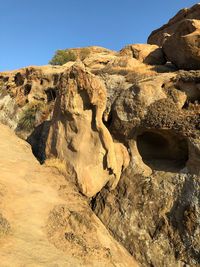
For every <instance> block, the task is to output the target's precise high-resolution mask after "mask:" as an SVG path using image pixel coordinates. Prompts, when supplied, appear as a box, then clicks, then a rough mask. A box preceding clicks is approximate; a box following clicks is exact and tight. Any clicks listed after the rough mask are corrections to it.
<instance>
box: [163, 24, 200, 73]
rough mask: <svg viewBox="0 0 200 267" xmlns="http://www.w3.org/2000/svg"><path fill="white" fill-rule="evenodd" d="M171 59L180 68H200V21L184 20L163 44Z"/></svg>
mask: <svg viewBox="0 0 200 267" xmlns="http://www.w3.org/2000/svg"><path fill="white" fill-rule="evenodd" d="M163 51H164V53H165V54H166V56H167V58H168V60H169V61H171V62H172V63H174V64H175V65H176V66H177V67H178V68H179V69H200V22H199V21H198V20H184V21H183V22H182V23H180V24H179V26H178V27H177V29H176V31H175V33H174V34H173V35H171V36H170V37H168V38H167V40H166V41H165V43H164V44H163Z"/></svg>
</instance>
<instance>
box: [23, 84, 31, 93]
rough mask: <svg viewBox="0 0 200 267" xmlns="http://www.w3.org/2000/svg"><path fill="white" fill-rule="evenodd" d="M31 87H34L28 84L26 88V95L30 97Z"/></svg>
mask: <svg viewBox="0 0 200 267" xmlns="http://www.w3.org/2000/svg"><path fill="white" fill-rule="evenodd" d="M31 87H32V86H31V84H26V85H25V86H24V95H28V94H29V93H30V91H31Z"/></svg>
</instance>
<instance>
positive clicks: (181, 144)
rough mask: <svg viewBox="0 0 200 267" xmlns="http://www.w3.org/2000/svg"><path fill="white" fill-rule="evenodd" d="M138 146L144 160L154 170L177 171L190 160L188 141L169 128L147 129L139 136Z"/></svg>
mask: <svg viewBox="0 0 200 267" xmlns="http://www.w3.org/2000/svg"><path fill="white" fill-rule="evenodd" d="M137 147H138V151H139V153H140V155H141V157H142V160H143V162H144V163H145V164H146V165H148V166H149V167H150V168H152V169H153V170H161V171H171V172H176V171H179V170H181V169H182V168H184V167H185V165H186V162H187V160H188V143H187V140H186V139H185V138H183V137H182V136H180V135H178V134H175V133H172V132H171V131H169V130H162V131H145V132H143V133H142V134H140V135H138V136H137Z"/></svg>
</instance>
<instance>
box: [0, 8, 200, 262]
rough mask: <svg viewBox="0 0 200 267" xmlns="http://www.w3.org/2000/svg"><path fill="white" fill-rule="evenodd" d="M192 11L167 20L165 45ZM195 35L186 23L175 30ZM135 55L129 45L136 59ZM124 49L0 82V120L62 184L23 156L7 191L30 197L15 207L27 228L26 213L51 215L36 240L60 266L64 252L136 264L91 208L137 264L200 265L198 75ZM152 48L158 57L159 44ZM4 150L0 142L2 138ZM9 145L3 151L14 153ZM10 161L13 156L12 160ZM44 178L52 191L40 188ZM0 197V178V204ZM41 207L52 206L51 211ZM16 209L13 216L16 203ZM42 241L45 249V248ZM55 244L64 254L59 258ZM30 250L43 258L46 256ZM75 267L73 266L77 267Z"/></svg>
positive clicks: (143, 51)
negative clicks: (50, 166)
mask: <svg viewBox="0 0 200 267" xmlns="http://www.w3.org/2000/svg"><path fill="white" fill-rule="evenodd" d="M192 9H193V11H192V12H190V11H189V10H188V11H187V12H186V11H182V12H181V13H180V14H179V15H178V16H177V17H176V18H174V19H172V22H173V23H172V24H170V25H171V26H172V28H173V29H172V28H171V29H172V31H171V32H166V33H165V34H167V36H168V37H169V38H168V40H170V39H171V38H175V36H176V33H175V32H177V31H178V30H177V29H179V28H178V27H179V26H181V23H183V24H185V23H188V21H185V20H184V22H182V21H183V17H184V15H186V18H187V19H191V18H192V19H193V17H194V18H195V16H196V15H195V14H197V15H198V12H199V11H198V10H199V5H196V6H195V7H194V8H192ZM192 9H191V10H192ZM195 12H196V13H195ZM190 16H191V17H190ZM197 19H198V18H197ZM179 21H180V23H179ZM176 22H177V24H176ZM189 22H191V21H189ZM193 22H194V23H195V25H197V24H198V22H197V24H196V21H194V20H192V23H193ZM175 25H177V26H175ZM178 25H179V26H178ZM171 26H170V27H171ZM195 27H196V26H195ZM193 28H194V27H193V26H192V27H191V25H189V27H188V26H186V31H185V33H188V29H189V30H190V29H192V31H193ZM196 28H198V27H196ZM183 29H184V28H183V27H182V28H181V31H180V32H181V34H180V36H179V37H180V38H183V37H184V38H189V39H187V44H189V43H190V41H191V43H190V44H193V43H192V42H193V40H198V36H197V35H195V34H193V33H190V34H185V33H183ZM164 30H165V29H164V28H163V31H164ZM194 33H195V32H194ZM172 34H173V35H172ZM169 35H171V37H170V36H169ZM196 37H197V39H196ZM159 38H161V39H162V34H161V36H160V37H159ZM161 39H159V42H161V43H162V42H163V41H162V40H161ZM168 40H167V41H166V45H167V42H168ZM164 46H165V45H164ZM133 47H134V49H136V47H137V49H138V50H137V49H136V50H134V51H135V52H134V53H135V54H134V55H133V52H132V48H133ZM133 47H132V46H131V48H130V47H127V48H124V49H123V50H122V51H121V52H120V53H117V52H113V51H110V50H106V49H104V48H99V47H92V48H90V51H88V48H86V50H85V49H84V48H79V49H72V50H73V52H74V53H76V55H77V61H76V62H68V63H67V64H65V65H63V66H60V67H59V66H57V67H52V66H44V67H27V68H23V69H21V70H17V71H14V72H8V73H1V74H0V108H1V112H0V120H1V121H3V122H4V123H6V124H8V125H9V126H11V127H12V128H13V129H15V131H16V132H17V133H18V134H20V136H21V137H23V138H24V139H27V141H28V142H29V143H30V144H31V145H32V151H33V153H34V154H35V155H36V156H37V157H38V158H39V160H40V162H42V163H44V162H45V164H49V163H52V162H53V163H54V164H55V165H56V166H57V168H58V169H59V171H60V172H61V173H63V174H64V175H65V178H64V177H63V178H62V179H61V180H62V181H61V180H60V178H59V177H60V176H59V175H56V176H55V174H54V173H49V172H47V175H46V171H44V169H43V168H42V167H41V168H40V169H39V172H40V171H41V170H43V172H45V176H42V175H40V174H38V170H36V169H37V168H36V167H34V166H35V163H34V161H33V162H32V158H31V163H32V165H31V168H32V169H31V170H30V169H29V167H28V172H26V173H25V175H24V176H23V177H25V178H26V179H25V180H26V183H27V187H26V188H25V187H24V186H22V184H21V183H18V178H19V177H18V176H17V179H16V175H15V181H16V184H14V187H15V188H14V189H15V190H14V189H13V191H14V192H17V194H19V196H20V198H21V197H22V196H23V199H24V198H25V199H26V200H27V199H28V197H29V198H31V199H34V201H33V203H31V207H34V209H35V213H31V210H30V209H26V208H25V207H23V210H25V211H26V212H25V213H26V214H25V217H23V218H27V217H28V216H27V214H28V215H31V216H30V220H31V222H32V221H34V220H35V218H36V217H35V216H36V214H40V213H41V214H42V215H44V213H43V212H44V211H45V212H46V211H48V212H49V213H48V214H47V213H45V214H46V215H45V216H44V217H45V222H46V224H47V225H46V234H47V238H48V242H50V244H51V249H50V254H51V253H52V255H53V257H54V255H56V259H57V258H59V262H58V264H60V262H62V260H63V255H64V259H66V258H68V257H66V255H75V256H77V257H80V258H81V259H82V261H81V264H82V265H83V266H84V264H85V262H86V261H87V260H92V265H91V266H99V265H98V264H99V262H96V260H97V259H98V258H100V259H102V260H101V262H100V266H114V265H116V266H117V265H120V266H135V263H134V261H132V259H131V258H130V256H129V254H128V253H126V251H125V250H124V249H123V248H122V247H121V246H119V244H117V243H116V242H115V241H114V240H113V239H112V238H111V237H110V235H109V234H108V232H107V231H106V230H105V229H104V230H105V232H104V234H102V231H103V230H102V229H103V228H102V225H101V224H100V221H98V219H97V218H96V217H95V216H94V214H93V213H92V212H91V210H89V208H88V206H87V205H88V202H90V203H91V206H92V208H93V209H94V210H95V212H96V214H97V215H98V216H99V217H100V218H101V220H102V221H103V223H104V225H105V226H106V227H107V228H108V229H109V230H110V233H112V235H113V236H114V238H115V239H117V240H118V241H119V242H121V244H122V245H123V246H124V247H125V248H126V249H127V250H128V251H129V252H130V253H131V254H132V255H135V256H136V257H137V259H138V261H139V262H140V264H141V266H144V267H152V266H155V267H161V266H163V267H169V266H170V267H176V266H177V267H186V266H192V267H193V266H198V265H199V264H200V260H199V259H200V256H199V248H200V243H199V232H200V229H199V220H200V212H199V201H200V200H199V175H200V145H199V140H200V71H199V70H191V71H186V70H185V71H183V70H178V69H177V68H176V67H175V66H174V65H173V64H171V63H166V64H165V65H148V64H150V62H145V61H146V59H147V58H149V59H151V60H152V58H151V57H149V56H148V55H151V48H152V47H154V46H150V45H140V46H139V47H138V45H133ZM149 49H150V50H149ZM155 49H156V50H155V51H161V49H160V48H158V47H157V46H156V47H155ZM177 49H178V48H177ZM177 49H176V50H177ZM82 51H84V53H82ZM149 51H150V52H149ZM153 51H154V49H153ZM192 51H195V49H193V50H192ZM136 52H137V53H138V54H137V53H136ZM180 52H181V49H180ZM186 52H187V53H189V52H191V51H189V52H188V50H187V51H186ZM148 53H150V54H148ZM187 53H185V54H187ZM170 54H172V53H170ZM187 55H188V54H187ZM175 56H178V54H177V55H175ZM182 58H183V59H184V60H185V58H184V56H183V57H182ZM195 58H196V57H195ZM160 59H161V58H160ZM160 59H159V60H160ZM190 60H193V58H192V56H191V57H190ZM190 60H188V62H189V63H190V68H191V64H192V63H191V61H190ZM195 60H196V59H195ZM81 61H82V63H81ZM171 61H172V62H174V63H175V61H174V60H172V59H171ZM157 62H158V61H157ZM193 62H194V61H193ZM146 63H148V64H146ZM152 63H153V62H152ZM163 63H164V62H163ZM153 64H156V63H155V62H154V63H153ZM158 64H159V63H158ZM177 66H178V65H177ZM188 66H189V65H188ZM10 138H11V137H10ZM18 140H19V139H18ZM3 144H4V140H2V141H1V142H0V145H1V146H3ZM11 144H12V152H13V151H14V150H15V149H16V147H15V146H13V143H11ZM2 151H3V153H4V154H2V158H1V161H0V165H1V166H2V170H4V164H2V162H3V161H2V159H3V160H6V157H5V152H4V149H3V148H2ZM13 153H14V152H13ZM20 155H21V156H22V155H24V154H23V153H21V154H20ZM0 156H1V155H0ZM10 157H12V158H15V157H14V156H13V154H11V155H9V158H10ZM28 158H29V157H27V159H28ZM21 159H23V158H21ZM21 161H22V162H21V164H25V163H24V160H21ZM12 164H14V165H12ZM16 164H17V163H16V161H11V162H10V163H9V166H14V168H15V166H16ZM20 166H21V165H20ZM23 166H24V165H23ZM37 166H38V168H39V165H37ZM17 167H18V166H17ZM2 170H1V177H2V173H3V174H4V175H5V173H6V175H7V178H6V179H4V180H5V181H7V180H8V181H9V183H10V184H11V182H10V179H11V178H12V176H10V173H9V172H7V170H6V171H5V172H4V171H2ZM51 172H52V169H51ZM21 173H22V175H23V172H22V170H21V169H20V171H19V175H21ZM27 173H28V174H27ZM35 173H37V176H35ZM30 174H31V175H32V174H33V175H34V177H32V176H31V175H30ZM1 177H0V179H2V178H1ZM20 177H21V176H20ZM20 179H21V178H20ZM23 179H24V178H23ZM30 179H31V180H30ZM51 179H53V192H52V190H49V187H48V186H47V184H48V182H49V181H50V180H51ZM119 179H120V180H119ZM32 181H34V183H32ZM36 182H37V185H36ZM41 182H42V185H41ZM38 183H39V185H38ZM41 186H42V189H41V190H39V189H40V187H41ZM76 186H77V187H76ZM16 188H17V191H16ZM27 188H28V189H29V190H28V191H26V190H27ZM58 188H59V190H57V189H58ZM111 189H113V190H111ZM56 190H57V191H56ZM1 191H2V190H1V181H0V208H1V207H2V206H1V203H2V198H3V194H2V193H1ZM13 191H12V192H13ZM78 191H81V193H82V194H84V195H85V196H81V195H80V194H79V193H78ZM12 192H11V193H12ZM41 192H42V193H41ZM11 193H9V197H8V198H5V202H4V203H5V205H8V204H7V203H8V200H9V198H10V197H11V196H13V194H11ZM96 193H97V195H96ZM52 194H53V196H52ZM57 195H59V196H61V197H62V200H63V201H60V199H58V198H57ZM44 196H48V197H49V198H45V197H44ZM86 196H87V197H89V198H87V197H86ZM91 197H92V198H91ZM43 198H44V200H43ZM11 200H12V199H11ZM54 201H56V203H55V202H54ZM15 202H16V201H15ZM29 203H30V202H27V207H28V208H29V207H30V205H29ZM37 203H39V204H40V205H37ZM50 203H51V204H52V203H55V205H51V209H50V207H49V205H50ZM77 203H78V204H77ZM83 203H84V204H83ZM6 207H7V206H6ZM46 207H47V209H46ZM4 208H5V207H3V209H4ZM15 210H17V212H19V214H21V213H20V211H19V209H18V207H16V209H15ZM2 214H3V219H2V225H3V228H2V229H3V231H4V232H5V230H4V228H5V227H4V226H5V222H6V221H5V220H4V219H6V220H8V222H9V223H10V225H11V230H12V222H11V220H10V217H9V216H7V215H8V214H4V213H3V211H2ZM10 214H14V213H10ZM37 218H38V217H37ZM24 221H25V222H26V220H24ZM41 222H43V221H42V220H40V223H41ZM20 225H21V224H20ZM42 225H43V226H44V224H42ZM0 226H1V218H0ZM27 229H28V228H27ZM77 229H78V231H79V233H78V232H77ZM37 230H38V232H39V231H40V230H41V229H38V228H37ZM33 232H34V231H33ZM18 234H19V233H18ZM6 235H7V234H6ZM6 235H5V238H7V237H6ZM8 235H9V232H8ZM32 235H35V232H34V233H32V234H31V236H32ZM19 236H20V234H19ZM94 236H95V238H94ZM97 236H98V238H96V237H97ZM3 238H4V237H3ZM20 240H21V237H20ZM23 240H24V239H23ZM25 240H26V239H25ZM42 240H43V239H42ZM48 242H47V243H45V244H47V247H48V248H49V243H48ZM113 242H114V243H113ZM17 244H18V243H17ZM21 244H22V243H21ZM19 245H20V244H19ZM55 247H56V251H59V253H61V254H62V255H61V254H60V255H61V256H60V257H57V252H55V250H54V249H55ZM19 248H21V247H20V246H19ZM39 248H42V249H43V251H44V252H45V253H44V255H46V249H44V247H41V246H39ZM17 252H19V251H17ZM17 252H16V253H17ZM29 252H31V253H33V251H29ZM67 253H68V254H67ZM110 254H112V255H111V256H110ZM5 255H7V254H5ZM9 255H10V254H9ZM13 255H14V256H13V257H15V253H14V254H13ZM18 255H19V254H18ZM25 255H26V254H25ZM29 255H30V254H29ZM33 255H34V256H35V254H33ZM15 258H16V257H15ZM125 258H126V260H125ZM6 259H7V258H6ZM43 259H44V258H42V260H43ZM51 259H52V258H51ZM69 259H70V258H69ZM9 260H10V258H9ZM40 260H41V259H40ZM83 261H84V264H83ZM1 262H2V261H1ZM3 263H4V262H3ZM53 263H54V261H53ZM70 263H71V262H70ZM73 263H74V264H75V265H76V266H79V263H80V262H79V261H78V260H77V261H76V260H75V261H74V262H73ZM88 264H89V263H88ZM95 264H97V265H95ZM11 266H15V264H14V265H11ZM61 266H62V265H61ZM66 266H67V265H66ZM70 266H72V265H70Z"/></svg>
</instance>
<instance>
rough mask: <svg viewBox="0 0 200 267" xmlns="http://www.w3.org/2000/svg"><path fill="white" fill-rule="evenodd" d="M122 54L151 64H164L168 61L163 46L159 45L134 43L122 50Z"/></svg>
mask: <svg viewBox="0 0 200 267" xmlns="http://www.w3.org/2000/svg"><path fill="white" fill-rule="evenodd" d="M119 54H120V55H121V56H130V57H133V58H136V59H137V60H139V61H140V62H143V63H145V64H150V65H163V64H165V63H166V59H165V56H164V54H163V51H162V49H161V48H159V47H158V46H157V45H149V44H133V45H128V46H126V47H124V48H123V49H121V50H120V52H119Z"/></svg>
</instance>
